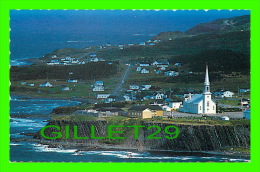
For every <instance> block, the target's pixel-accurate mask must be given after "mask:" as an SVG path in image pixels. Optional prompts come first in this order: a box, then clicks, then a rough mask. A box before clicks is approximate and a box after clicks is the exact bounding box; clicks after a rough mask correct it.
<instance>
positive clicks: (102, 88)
mask: <svg viewBox="0 0 260 172" xmlns="http://www.w3.org/2000/svg"><path fill="white" fill-rule="evenodd" d="M92 90H93V91H105V88H104V86H103V85H96V86H95V87H94V88H93V89H92Z"/></svg>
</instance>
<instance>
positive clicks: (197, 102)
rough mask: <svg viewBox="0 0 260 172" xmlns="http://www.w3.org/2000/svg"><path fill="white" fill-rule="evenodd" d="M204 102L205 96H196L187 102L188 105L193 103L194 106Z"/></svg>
mask: <svg viewBox="0 0 260 172" xmlns="http://www.w3.org/2000/svg"><path fill="white" fill-rule="evenodd" d="M202 100H203V95H202V94H194V95H193V96H192V97H191V99H190V100H188V101H187V103H192V104H199V103H200V102H201V101H202Z"/></svg>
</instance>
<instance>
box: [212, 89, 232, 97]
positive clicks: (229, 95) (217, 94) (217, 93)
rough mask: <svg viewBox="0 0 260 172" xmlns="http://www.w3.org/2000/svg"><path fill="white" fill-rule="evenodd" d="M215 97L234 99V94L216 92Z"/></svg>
mask: <svg viewBox="0 0 260 172" xmlns="http://www.w3.org/2000/svg"><path fill="white" fill-rule="evenodd" d="M215 95H216V96H217V97H220V98H224V97H233V96H234V93H233V92H231V91H222V90H221V91H219V92H215Z"/></svg>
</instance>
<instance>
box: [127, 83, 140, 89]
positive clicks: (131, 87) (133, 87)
mask: <svg viewBox="0 0 260 172" xmlns="http://www.w3.org/2000/svg"><path fill="white" fill-rule="evenodd" d="M139 88H140V87H139V86H138V85H136V84H131V85H130V86H129V89H130V90H139Z"/></svg>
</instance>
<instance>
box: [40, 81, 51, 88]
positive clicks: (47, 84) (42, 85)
mask: <svg viewBox="0 0 260 172" xmlns="http://www.w3.org/2000/svg"><path fill="white" fill-rule="evenodd" d="M39 86H40V87H52V85H51V83H50V82H48V81H47V82H44V83H42V84H41V85H39Z"/></svg>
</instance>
